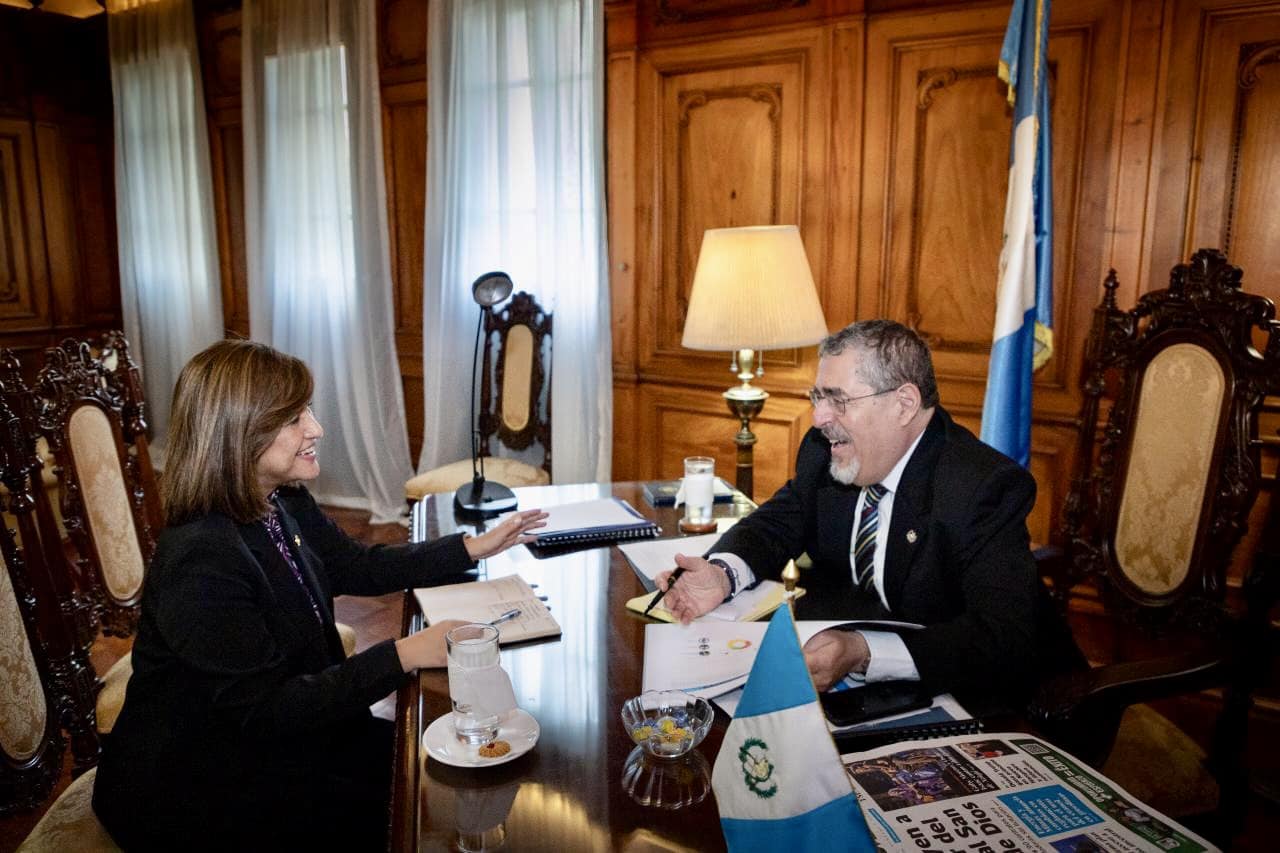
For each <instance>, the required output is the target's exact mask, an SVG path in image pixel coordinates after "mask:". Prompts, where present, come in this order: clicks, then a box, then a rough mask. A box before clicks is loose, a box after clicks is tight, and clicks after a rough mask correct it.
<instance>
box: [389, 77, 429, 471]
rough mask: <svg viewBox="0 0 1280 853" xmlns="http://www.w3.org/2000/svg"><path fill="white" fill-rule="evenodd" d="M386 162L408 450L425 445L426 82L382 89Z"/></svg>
mask: <svg viewBox="0 0 1280 853" xmlns="http://www.w3.org/2000/svg"><path fill="white" fill-rule="evenodd" d="M382 142H383V149H384V154H383V164H384V169H385V172H386V181H387V208H388V210H387V224H388V233H389V235H390V251H391V281H392V290H393V292H392V304H393V305H394V306H395V335H396V353H397V356H398V358H399V363H400V376H401V382H402V384H403V389H404V405H405V419H406V423H407V426H408V430H409V451H410V453H411V454H412V456H413V458H414V459H416V458H417V456H418V453H419V452H420V450H421V448H422V429H423V399H422V310H423V306H422V286H423V263H424V246H423V240H424V236H425V234H424V228H425V224H426V191H427V84H426V81H425V80H419V81H416V82H402V83H395V84H392V85H384V86H383V88H382Z"/></svg>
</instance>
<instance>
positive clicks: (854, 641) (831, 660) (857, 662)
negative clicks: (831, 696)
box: [676, 578, 871, 692]
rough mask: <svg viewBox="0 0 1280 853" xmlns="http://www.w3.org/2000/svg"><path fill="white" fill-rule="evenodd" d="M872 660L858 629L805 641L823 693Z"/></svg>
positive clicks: (815, 679) (806, 656)
mask: <svg viewBox="0 0 1280 853" xmlns="http://www.w3.org/2000/svg"><path fill="white" fill-rule="evenodd" d="M681 580H683V578H681ZM676 585H677V586H679V584H676ZM870 661H871V651H870V649H868V648H867V641H866V638H865V637H863V636H862V634H860V633H858V632H857V631H822V632H820V633H817V634H814V635H813V636H812V637H810V638H809V642H807V643H805V644H804V662H805V663H806V664H808V665H809V674H810V675H811V676H813V686H814V687H816V688H818V691H819V692H821V691H823V690H828V689H830V687H831V685H833V684H835V683H836V682H837V681H839V680H840V679H842V678H844V677H845V676H846V675H848V674H849V673H851V672H859V673H865V672H866V671H867V664H868V663H870Z"/></svg>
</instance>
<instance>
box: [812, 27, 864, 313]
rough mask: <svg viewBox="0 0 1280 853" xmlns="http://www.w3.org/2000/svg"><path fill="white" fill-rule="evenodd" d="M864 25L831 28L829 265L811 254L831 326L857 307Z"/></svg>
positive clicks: (825, 311)
mask: <svg viewBox="0 0 1280 853" xmlns="http://www.w3.org/2000/svg"><path fill="white" fill-rule="evenodd" d="M865 50H866V22H865V21H863V20H862V19H861V18H856V19H850V20H845V21H840V22H838V23H836V24H835V25H834V26H833V27H832V60H831V77H830V83H829V86H830V91H831V104H832V122H831V158H830V166H829V168H828V174H829V175H830V192H829V196H828V200H827V204H828V211H829V215H830V219H829V223H830V224H829V237H828V240H827V245H828V247H829V250H828V254H827V258H826V262H825V264H823V265H822V266H821V267H820V266H818V260H819V259H817V258H814V257H813V256H812V255H810V256H809V263H810V264H811V265H813V266H814V275H815V277H816V278H817V280H818V281H821V282H825V286H824V287H822V288H821V293H820V295H821V297H822V311H823V315H824V316H825V317H826V319H827V328H829V329H840V328H843V327H844V326H847V325H848V324H849V323H851V322H853V320H854V317H855V312H856V309H857V281H858V198H859V196H860V195H861V192H862V169H861V164H862V109H863V90H864V85H865V73H864V59H865Z"/></svg>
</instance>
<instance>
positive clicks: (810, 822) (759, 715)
mask: <svg viewBox="0 0 1280 853" xmlns="http://www.w3.org/2000/svg"><path fill="white" fill-rule="evenodd" d="M711 781H712V787H714V788H715V792H716V801H717V803H718V804H719V806H720V825H721V827H722V828H723V829H724V840H725V843H726V844H728V846H729V850H730V851H734V853H737V851H748V850H760V851H770V853H777V851H779V850H796V851H801V850H841V851H851V853H860V851H873V850H875V849H876V848H875V844H873V843H872V841H871V835H870V833H868V832H867V824H866V821H865V820H863V817H862V810H861V809H859V808H858V801H857V799H855V797H854V794H853V786H852V784H851V783H850V781H849V777H848V776H847V775H846V774H845V770H844V765H843V764H842V763H841V762H840V754H839V753H838V752H837V751H836V746H835V743H834V742H833V741H832V739H831V734H830V733H829V732H828V731H827V724H826V720H825V719H824V717H823V715H822V709H821V708H820V707H819V706H818V694H817V693H816V692H815V691H814V689H813V681H812V679H810V677H809V669H808V667H806V666H805V663H804V654H803V653H802V652H801V651H800V641H799V639H798V638H797V637H796V627H795V623H794V622H792V621H791V608H789V607H779V608H778V610H777V612H776V613H774V615H773V619H772V620H771V621H770V622H769V629H768V630H767V631H766V632H765V635H764V641H763V642H762V643H761V644H760V653H759V654H758V655H757V656H756V660H755V664H754V665H753V666H752V667H751V675H750V676H749V677H748V679H747V685H746V687H745V688H744V689H743V692H742V701H741V702H740V703H739V704H738V709H737V711H735V712H734V717H733V722H731V723H729V729H728V731H726V732H725V735H724V742H723V743H722V744H721V746H720V755H719V756H718V757H717V758H716V766H715V771H714V772H713V773H712V777H711Z"/></svg>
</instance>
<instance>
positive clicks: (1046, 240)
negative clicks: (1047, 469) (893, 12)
mask: <svg viewBox="0 0 1280 853" xmlns="http://www.w3.org/2000/svg"><path fill="white" fill-rule="evenodd" d="M1048 49H1049V0H1013V10H1012V11H1011V12H1010V14H1009V28H1008V29H1007V30H1006V31H1005V34H1004V47H1003V48H1001V50H1000V79H1002V80H1004V81H1005V82H1006V83H1008V84H1009V103H1010V104H1012V105H1013V139H1012V140H1011V142H1010V145H1009V193H1008V197H1007V198H1006V199H1005V210H1004V247H1003V248H1002V249H1001V251H1000V280H999V286H998V288H997V290H996V324H995V331H994V332H993V334H992V343H991V366H990V368H989V369H988V373H987V394H986V399H985V400H984V401H983V404H982V440H983V441H985V442H986V443H987V444H989V445H991V446H992V447H994V448H995V449H996V450H999V451H1000V452H1002V453H1004V454H1005V455H1006V456H1009V457H1010V458H1012V459H1014V460H1015V461H1017V462H1019V463H1021V464H1022V465H1024V466H1025V465H1026V464H1027V463H1028V462H1029V461H1030V459H1031V372H1032V370H1033V369H1036V368H1039V367H1040V366H1041V365H1043V364H1044V363H1045V362H1046V361H1048V360H1049V356H1050V354H1052V352H1053V171H1052V169H1051V168H1050V156H1049V154H1050V152H1049V149H1050V144H1049V86H1048V80H1047V77H1046V74H1045V69H1046V68H1047V67H1048V57H1047V55H1046V54H1047V52H1048Z"/></svg>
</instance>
